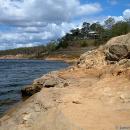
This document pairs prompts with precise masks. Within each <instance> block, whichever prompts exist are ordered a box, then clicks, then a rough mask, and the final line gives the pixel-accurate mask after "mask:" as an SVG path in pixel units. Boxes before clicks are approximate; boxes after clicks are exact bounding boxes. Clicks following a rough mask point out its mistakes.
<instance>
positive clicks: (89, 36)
mask: <svg viewBox="0 0 130 130" xmlns="http://www.w3.org/2000/svg"><path fill="white" fill-rule="evenodd" d="M128 32H130V19H127V20H124V21H118V22H116V21H115V19H114V18H112V17H110V18H108V19H107V20H106V21H105V22H104V25H101V24H100V23H99V22H96V23H92V24H90V23H87V22H84V23H83V25H82V27H81V28H76V29H72V30H71V31H70V32H69V33H66V35H65V36H63V37H62V38H60V39H57V40H55V41H52V42H50V43H48V44H47V45H40V46H35V47H26V48H17V49H11V50H5V51H0V56H5V55H18V54H21V55H26V56H27V55H29V56H30V57H34V58H41V57H44V56H45V55H48V54H50V53H52V52H57V51H58V50H60V51H59V52H61V50H64V49H65V50H67V49H69V48H71V49H72V48H74V49H75V48H79V49H80V48H83V47H90V46H99V45H101V44H104V43H106V41H107V40H109V39H110V38H112V37H115V36H120V35H123V34H127V33H128Z"/></svg>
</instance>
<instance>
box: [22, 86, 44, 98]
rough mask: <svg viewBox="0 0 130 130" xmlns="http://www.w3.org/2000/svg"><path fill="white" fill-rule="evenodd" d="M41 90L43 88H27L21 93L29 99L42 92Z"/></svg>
mask: <svg viewBox="0 0 130 130" xmlns="http://www.w3.org/2000/svg"><path fill="white" fill-rule="evenodd" d="M41 89H42V87H41V86H39V85H32V86H26V87H25V88H23V89H22V90H21V93H22V96H23V97H28V96H32V95H33V94H35V93H37V92H40V90H41Z"/></svg>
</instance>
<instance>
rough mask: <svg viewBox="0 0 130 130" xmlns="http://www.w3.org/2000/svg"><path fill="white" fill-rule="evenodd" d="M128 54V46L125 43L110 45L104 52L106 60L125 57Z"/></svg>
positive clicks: (116, 59) (117, 59)
mask: <svg viewBox="0 0 130 130" xmlns="http://www.w3.org/2000/svg"><path fill="white" fill-rule="evenodd" d="M128 55H129V52H128V48H127V46H126V45H112V46H110V48H109V50H108V52H106V60H109V61H119V60H121V59H124V58H127V57H128Z"/></svg>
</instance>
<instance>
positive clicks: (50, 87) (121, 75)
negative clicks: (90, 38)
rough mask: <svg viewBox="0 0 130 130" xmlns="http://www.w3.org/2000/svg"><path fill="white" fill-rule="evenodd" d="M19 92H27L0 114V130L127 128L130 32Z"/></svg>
mask: <svg viewBox="0 0 130 130" xmlns="http://www.w3.org/2000/svg"><path fill="white" fill-rule="evenodd" d="M21 91H22V94H23V96H30V97H29V98H28V99H27V100H26V101H25V102H23V103H22V104H20V105H19V106H18V107H17V108H16V109H15V110H14V111H12V112H9V113H7V114H6V115H5V116H3V117H2V118H1V119H0V130H103V129H104V130H115V129H117V128H119V127H120V126H122V127H128V128H129V126H130V34H127V35H123V36H119V37H115V38H112V39H111V40H110V41H108V43H107V44H106V45H104V46H101V47H99V48H98V49H95V50H92V51H89V52H86V53H84V54H83V55H81V56H80V58H79V60H78V61H77V62H76V64H75V65H73V66H71V67H69V68H67V69H64V70H61V71H55V72H51V73H49V74H47V75H44V76H42V77H41V78H39V79H36V80H34V82H33V84H32V85H31V86H28V87H26V88H24V89H23V90H21ZM99 119H100V120H99Z"/></svg>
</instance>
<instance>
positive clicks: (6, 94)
mask: <svg viewBox="0 0 130 130" xmlns="http://www.w3.org/2000/svg"><path fill="white" fill-rule="evenodd" d="M66 67H68V64H66V63H64V62H60V61H59V62H58V61H43V60H0V115H2V114H3V113H4V112H5V111H7V110H8V109H10V108H11V107H12V106H13V105H14V104H15V103H17V102H19V101H20V100H21V99H22V97H21V92H20V90H21V88H23V87H25V86H26V85H29V84H31V83H32V82H33V80H34V79H36V78H39V77H41V76H42V75H43V74H46V73H48V72H50V71H54V70H59V69H62V68H66Z"/></svg>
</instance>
